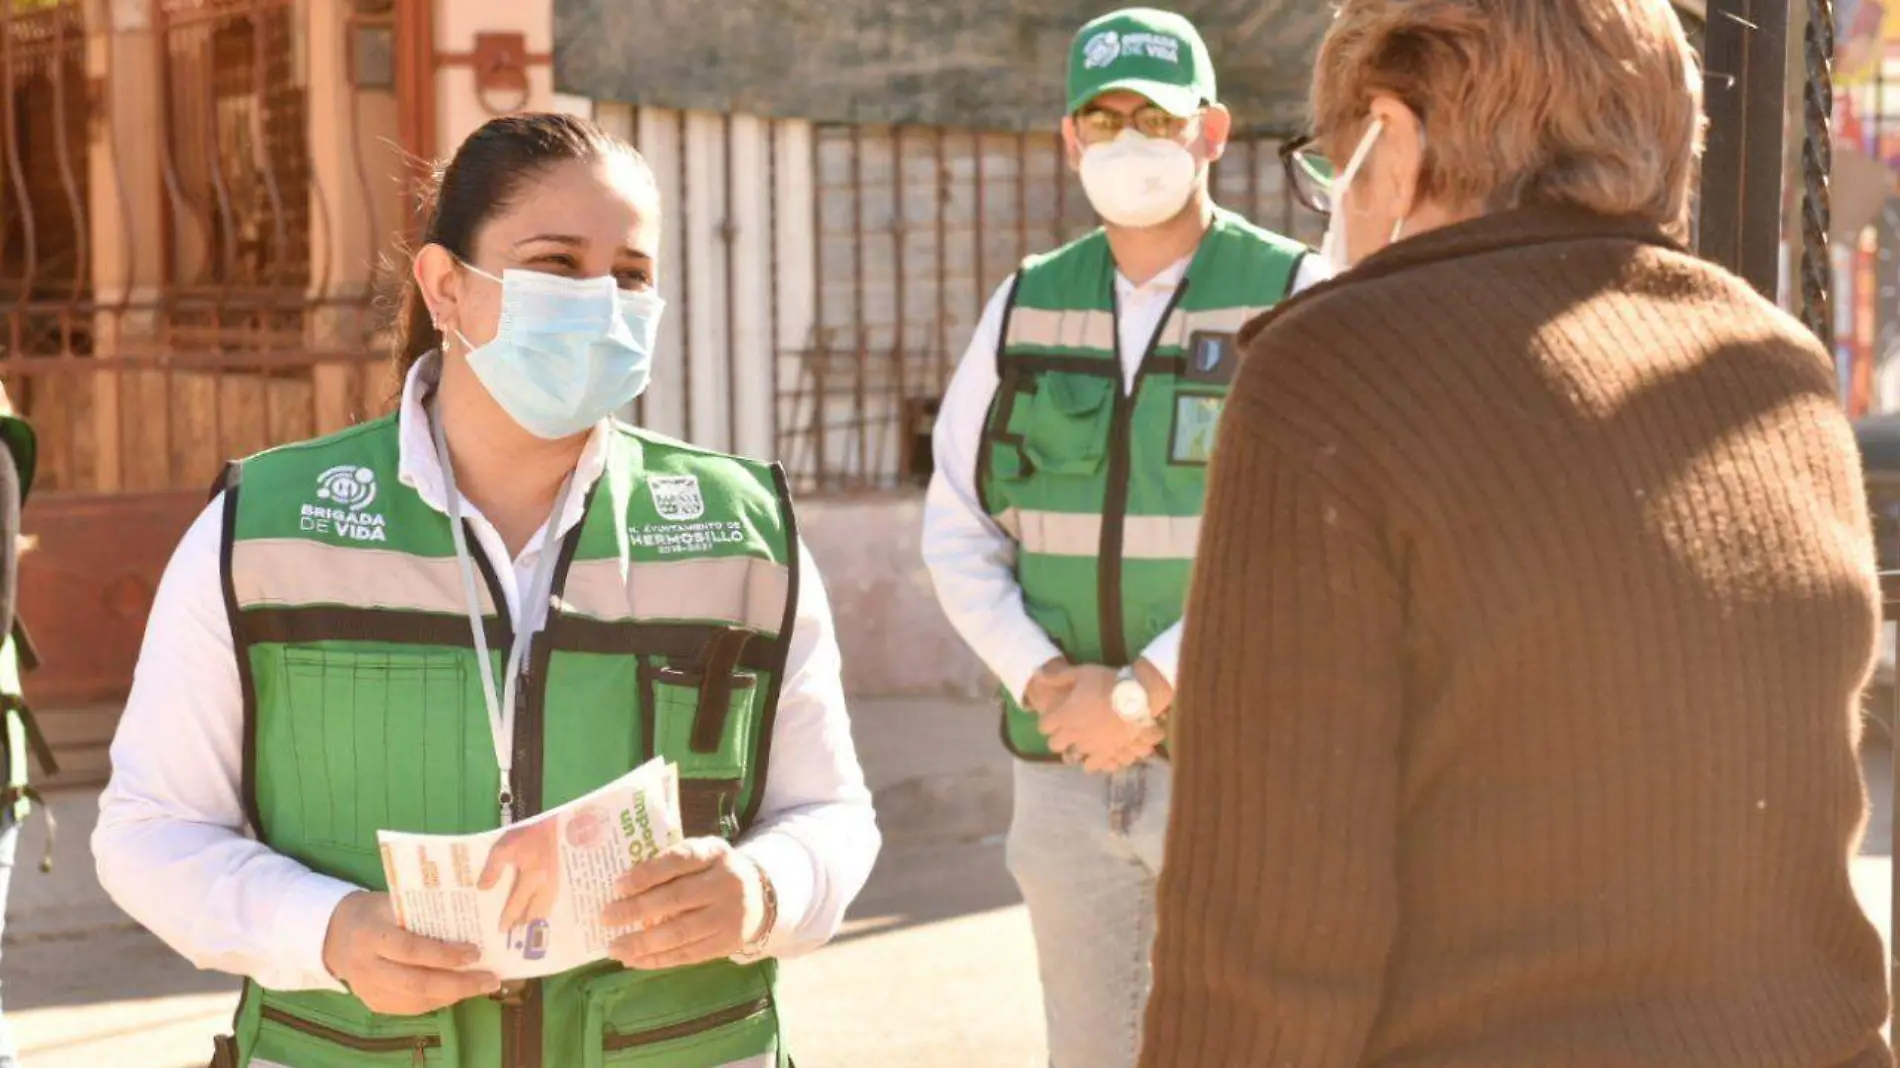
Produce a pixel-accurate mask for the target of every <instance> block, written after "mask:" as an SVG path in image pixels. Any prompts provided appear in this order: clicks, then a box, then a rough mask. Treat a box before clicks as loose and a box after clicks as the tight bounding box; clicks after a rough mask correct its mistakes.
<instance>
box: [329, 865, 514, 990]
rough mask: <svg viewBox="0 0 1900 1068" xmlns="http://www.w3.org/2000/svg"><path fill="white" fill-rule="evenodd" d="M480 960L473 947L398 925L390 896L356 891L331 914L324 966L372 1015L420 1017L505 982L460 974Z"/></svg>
mask: <svg viewBox="0 0 1900 1068" xmlns="http://www.w3.org/2000/svg"><path fill="white" fill-rule="evenodd" d="M480 959H481V951H480V950H478V949H476V948H475V947H474V946H469V945H457V944H455V943H452V942H438V941H436V940H435V939H433V938H424V937H423V936H421V935H419V934H413V933H411V932H409V931H405V930H403V929H402V928H401V927H398V926H397V925H396V910H395V908H394V906H392V905H391V904H390V900H389V895H388V894H373V893H370V892H368V891H358V892H357V893H354V894H351V895H350V896H349V897H346V898H344V899H343V900H342V901H341V902H340V903H338V905H337V907H336V911H335V912H333V913H331V914H330V929H329V931H328V932H327V933H326V934H325V935H324V936H323V966H324V967H325V968H328V969H329V970H330V974H331V975H334V976H336V977H337V978H338V979H340V980H342V981H343V985H345V986H347V987H349V988H350V993H352V994H355V995H356V997H357V999H358V1000H360V1001H362V1003H363V1004H364V1005H367V1006H368V1007H369V1009H370V1011H371V1012H380V1013H384V1014H386V1015H389V1016H421V1015H422V1014H424V1013H430V1012H434V1011H435V1010H437V1009H440V1008H445V1007H447V1006H449V1005H453V1004H455V1003H456V1002H458V1001H466V1000H468V999H469V998H473V997H481V996H483V995H485V994H492V993H494V992H495V991H496V990H498V989H500V987H501V983H500V981H499V980H497V979H496V978H495V977H494V976H493V975H490V974H488V973H487V972H469V971H463V970H462V969H464V968H467V967H468V966H470V965H472V964H474V963H475V962H476V961H477V960H480Z"/></svg>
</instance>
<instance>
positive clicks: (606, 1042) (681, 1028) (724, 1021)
mask: <svg viewBox="0 0 1900 1068" xmlns="http://www.w3.org/2000/svg"><path fill="white" fill-rule="evenodd" d="M770 1011H772V999H771V998H769V997H763V998H759V999H758V1000H756V1001H748V1002H746V1003H745V1004H743V1005H734V1006H733V1007H731V1008H729V1009H720V1010H719V1011H718V1012H711V1013H707V1014H706V1015H704V1016H700V1017H696V1018H694V1019H691V1020H686V1021H683V1022H681V1023H676V1024H667V1025H666V1026H664V1027H650V1028H648V1029H646V1030H645V1031H624V1032H623V1031H612V1030H610V1031H607V1032H606V1033H605V1034H604V1035H602V1036H601V1048H602V1050H604V1051H605V1052H607V1053H616V1052H618V1051H620V1050H625V1049H637V1048H639V1047H641V1046H657V1045H659V1044H660V1043H662V1042H671V1041H673V1040H674V1039H679V1038H690V1037H692V1036H693V1035H703V1034H705V1033H706V1032H708V1031H716V1030H718V1029H719V1028H721V1027H729V1026H731V1025H733V1024H736V1023H743V1022H745V1021H746V1020H750V1019H752V1018H753V1017H754V1016H761V1015H763V1014H765V1013H767V1012H770Z"/></svg>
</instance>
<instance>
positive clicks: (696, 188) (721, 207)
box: [594, 103, 813, 458]
mask: <svg viewBox="0 0 1900 1068" xmlns="http://www.w3.org/2000/svg"><path fill="white" fill-rule="evenodd" d="M594 117H595V119H596V120H597V121H598V122H600V123H601V125H602V126H604V127H606V128H607V129H608V130H609V131H610V132H612V133H615V134H618V135H619V136H621V137H624V138H626V139H627V140H629V141H631V142H633V144H634V145H635V146H636V147H637V148H638V149H639V150H640V152H641V154H642V155H643V156H645V157H646V160H647V163H648V164H649V165H650V166H651V167H652V168H653V172H654V177H655V178H656V179H657V180H658V182H659V186H660V199H661V203H662V205H663V209H662V210H663V218H664V227H663V233H662V236H661V239H660V265H659V274H660V280H659V288H660V293H661V295H662V296H663V297H665V298H666V301H667V310H666V315H665V317H664V318H663V319H662V320H661V326H660V349H659V353H658V355H657V358H656V365H655V367H654V375H653V385H652V387H651V388H650V389H649V390H648V391H647V394H646V396H644V397H642V398H641V400H640V401H639V402H638V403H637V404H636V406H635V410H634V411H633V412H632V413H630V416H631V417H632V418H633V419H635V420H636V421H637V422H639V423H640V424H641V425H643V426H647V427H650V428H652V429H654V430H657V431H659V432H661V433H663V434H671V435H673V436H675V437H680V438H686V439H688V440H690V441H692V442H694V443H695V444H699V445H704V446H707V447H709V448H716V449H725V450H728V451H731V452H737V453H740V454H743V455H747V456H757V457H761V458H773V457H774V455H775V454H776V452H777V440H776V435H777V423H776V419H775V417H774V413H773V396H774V384H775V379H774V374H775V372H776V364H777V361H776V357H775V347H776V348H777V349H785V348H794V347H797V346H799V345H802V344H803V343H804V340H805V338H806V336H807V335H808V334H809V333H810V331H811V324H812V315H813V289H812V278H811V273H810V270H809V268H808V267H807V266H806V264H807V263H809V256H810V249H811V242H812V237H811V220H812V207H811V204H812V201H811V196H812V194H811V163H810V159H811V125H810V124H809V123H804V122H767V121H764V120H761V119H758V118H755V117H752V116H747V115H733V116H726V115H718V114H714V113H711V112H699V111H691V112H681V111H674V110H670V109H664V108H636V107H633V106H630V105H626V104H613V103H600V104H598V105H596V106H595V109H594ZM788 250H789V251H788ZM788 254H789V255H790V256H791V257H793V258H792V262H789V263H787V262H784V261H785V259H786V257H787V255H788ZM775 257H776V258H777V260H778V269H777V271H776V272H775V271H774V263H775Z"/></svg>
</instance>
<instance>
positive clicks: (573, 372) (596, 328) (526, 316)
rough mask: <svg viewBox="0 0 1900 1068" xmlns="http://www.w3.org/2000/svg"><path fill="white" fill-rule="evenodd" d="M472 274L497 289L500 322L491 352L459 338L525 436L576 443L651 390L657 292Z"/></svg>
mask: <svg viewBox="0 0 1900 1068" xmlns="http://www.w3.org/2000/svg"><path fill="white" fill-rule="evenodd" d="M463 266H465V267H468V265H467V264H463ZM468 269H469V270H470V271H472V272H474V273H475V274H478V275H481V276H482V277H483V278H486V279H489V280H490V281H493V282H499V283H500V284H501V322H500V324H499V325H498V326H497V327H496V328H495V337H494V340H492V341H490V342H489V343H488V344H486V345H482V346H480V347H477V346H475V345H472V344H470V343H469V340H468V338H467V337H465V336H464V335H463V334H462V333H461V331H459V330H458V331H456V337H457V338H459V339H460V340H461V342H462V344H464V345H467V346H468V347H469V354H468V365H469V368H470V369H471V370H473V371H474V372H475V377H476V378H478V379H480V380H481V383H482V386H483V387H484V388H486V389H487V390H488V392H489V395H490V396H492V397H494V398H495V401H496V403H498V404H500V405H501V407H502V409H503V410H504V411H506V412H507V413H508V414H509V416H510V417H512V418H513V419H514V421H515V422H517V423H520V424H521V426H522V428H523V429H524V430H526V431H528V433H530V434H533V435H534V436H535V437H538V438H546V439H548V440H550V441H552V440H555V439H558V438H565V437H571V436H573V435H575V434H578V433H580V432H582V431H584V430H586V429H587V428H588V427H591V426H593V425H594V424H595V423H598V422H599V421H601V420H602V419H605V418H606V417H607V416H609V415H612V414H613V413H614V412H615V411H616V410H618V409H619V408H620V407H622V406H623V405H625V404H627V403H629V402H630V401H632V400H633V398H635V397H638V396H639V395H640V394H642V393H644V392H646V388H647V381H648V379H649V378H650V377H651V376H652V372H653V345H654V341H655V339H656V338H657V336H658V335H659V330H660V313H661V312H662V311H663V310H665V308H666V302H665V301H663V300H661V299H660V297H659V294H657V293H654V292H653V291H652V290H642V291H638V292H632V291H627V290H623V289H621V288H620V287H619V284H618V283H617V282H616V281H615V279H614V278H613V277H612V276H611V275H608V276H604V277H601V278H563V277H561V276H560V275H553V274H542V273H540V272H539V271H517V270H508V271H503V272H502V275H501V277H500V278H496V277H495V276H494V275H492V274H489V273H488V272H486V271H483V270H480V269H479V268H476V267H468Z"/></svg>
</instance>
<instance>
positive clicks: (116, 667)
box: [0, 0, 413, 778]
mask: <svg viewBox="0 0 1900 1068" xmlns="http://www.w3.org/2000/svg"><path fill="white" fill-rule="evenodd" d="M399 7H400V5H399V4H398V3H395V2H381V3H378V2H373V0H371V2H365V0H150V2H149V3H112V4H107V3H102V2H99V0H0V76H3V77H4V80H5V83H6V85H7V88H8V93H7V97H6V99H5V101H4V103H3V104H0V382H4V384H5V386H6V389H7V391H8V393H9V395H10V397H11V399H12V402H13V403H14V405H15V406H16V407H17V408H18V409H19V410H20V411H21V412H22V413H23V414H24V415H26V416H27V417H28V418H29V419H30V420H31V421H32V422H33V424H34V426H35V428H36V429H37V430H38V432H39V436H40V441H41V449H40V471H39V476H38V479H37V480H36V483H35V490H34V495H33V499H32V501H31V502H30V503H29V507H28V509H27V511H26V515H25V525H26V529H27V532H28V534H29V536H30V538H32V539H33V540H32V542H31V543H30V547H29V549H28V551H27V552H26V553H25V554H24V556H23V558H22V562H21V577H20V584H21V612H22V615H23V616H24V617H25V618H26V619H27V621H28V623H29V625H30V627H31V628H32V631H33V636H34V638H35V641H36V644H37V645H38V646H39V647H40V649H41V652H42V655H43V659H44V666H43V668H42V669H41V671H40V672H38V673H37V674H36V675H35V676H33V677H32V678H31V679H30V680H29V688H30V690H31V693H32V695H33V697H34V698H35V700H36V701H37V702H38V703H40V704H41V705H43V706H46V707H49V708H68V709H70V708H74V707H78V706H83V705H84V704H85V703H86V702H98V701H107V700H111V699H114V698H117V697H119V696H122V693H123V688H124V686H125V684H126V681H127V678H128V677H129V670H128V669H129V665H130V664H131V663H132V662H133V660H134V659H135V658H136V653H137V647H138V643H139V640H140V636H141V634H142V632H143V628H144V622H145V617H146V613H147V611H148V610H149V608H150V605H151V601H152V596H153V592H154V590H155V588H156V585H157V581H158V578H159V576H160V574H161V572H162V569H163V566H164V563H165V561H166V559H167V557H168V556H169V554H170V552H171V549H172V547H173V546H174V545H175V544H176V543H177V540H178V538H179V536H180V535H181V534H182V533H183V531H184V529H185V527H186V526H187V525H188V524H189V522H190V521H191V519H192V517H193V516H194V515H195V514H196V513H197V512H198V510H199V509H200V508H201V507H202V506H203V504H204V501H205V496H206V490H207V488H208V487H209V485H210V484H211V482H212V480H213V478H214V477H215V476H216V474H217V472H218V471H219V469H220V467H221V465H222V464H223V462H224V461H225V460H226V459H227V458H230V457H233V456H241V455H244V454H246V453H249V452H254V451H256V450H258V449H262V448H265V447H267V446H270V445H273V444H277V443H280V442H283V441H288V440H293V439H296V438H301V437H307V436H310V435H312V434H316V433H320V432H324V431H327V430H331V429H335V428H339V427H342V426H344V425H347V423H349V422H350V421H352V420H353V419H356V418H360V417H361V416H362V415H364V414H366V413H369V412H373V411H376V410H378V409H379V408H381V406H382V405H383V404H384V403H385V400H386V398H387V397H388V396H389V395H390V392H391V390H390V383H389V381H388V378H387V376H386V374H385V373H384V371H383V370H382V368H381V366H380V365H379V364H377V363H376V362H375V359H376V357H375V355H374V353H373V349H372V346H371V345H370V341H371V339H372V333H373V332H374V330H375V329H376V325H377V316H376V314H375V313H376V311H377V308H376V300H375V292H376V288H375V281H376V277H375V266H376V264H377V263H378V262H379V259H380V258H382V257H384V256H386V255H387V254H388V253H389V252H390V251H392V248H393V245H392V244H391V238H390V237H389V236H388V235H390V234H392V233H397V232H400V231H401V230H403V229H404V224H405V223H406V221H407V218H408V216H407V215H406V214H405V212H404V202H403V197H404V190H403V189H402V186H401V184H400V183H399V181H397V180H396V179H395V178H393V177H392V176H399V175H402V174H405V173H413V170H412V168H410V167H408V165H407V163H406V160H405V158H404V155H403V153H402V151H401V150H400V149H398V148H396V147H395V146H396V145H397V144H398V142H399V137H400V135H401V133H402V130H403V125H402V123H401V121H400V114H399V110H400V109H399V104H400V101H398V99H397V94H396V93H395V91H394V84H395V81H396V80H395V79H394V78H393V77H388V76H387V75H388V68H389V66H390V57H388V56H387V55H378V54H377V53H376V51H375V49H374V48H373V47H369V46H373V45H374V44H375V43H376V42H377V41H378V40H379V39H393V33H387V34H385V33H383V32H382V31H384V30H385V29H386V28H391V27H393V24H394V22H395V20H396V19H397V18H398V17H399V15H400V14H401V12H400V11H399V10H398V9H399ZM115 712H116V710H111V711H110V712H101V713H99V714H94V715H87V714H84V713H82V712H64V713H55V714H53V715H50V716H48V717H47V719H46V727H47V731H48V734H49V735H50V736H51V737H52V739H53V741H54V743H55V745H56V747H58V748H59V749H60V750H61V752H62V755H63V757H64V759H65V763H66V764H67V765H68V766H69V768H70V769H71V771H70V774H71V775H73V776H77V777H81V778H84V777H91V776H92V775H94V774H95V773H96V772H97V771H98V770H99V769H100V768H102V767H103V764H104V748H103V747H104V744H105V743H106V741H107V740H108V739H109V735H110V731H111V729H112V723H113V722H114V720H115V715H114V714H113V713H115Z"/></svg>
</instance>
